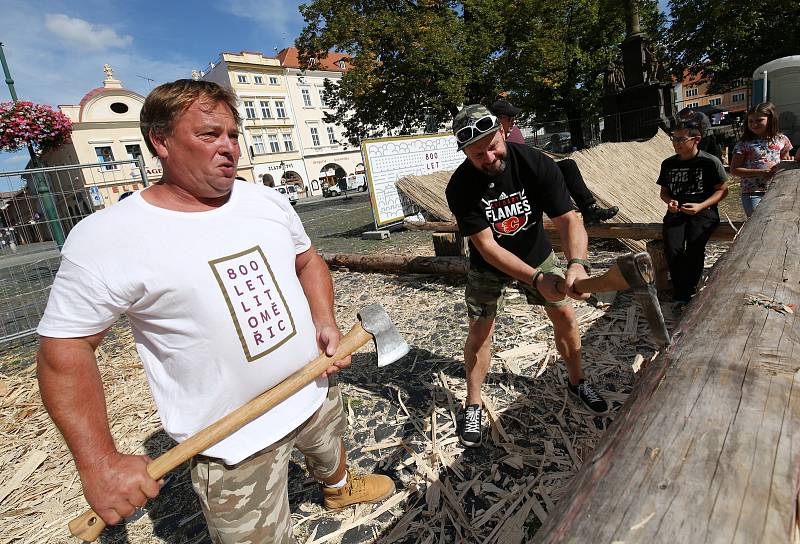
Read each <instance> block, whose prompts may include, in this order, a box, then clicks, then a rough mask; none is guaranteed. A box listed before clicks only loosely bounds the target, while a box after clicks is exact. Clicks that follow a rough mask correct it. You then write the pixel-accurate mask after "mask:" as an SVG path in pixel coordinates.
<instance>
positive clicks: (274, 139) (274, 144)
mask: <svg viewBox="0 0 800 544" xmlns="http://www.w3.org/2000/svg"><path fill="white" fill-rule="evenodd" d="M267 140H269V150H270V152H272V153H280V151H281V145H280V144H279V143H278V135H277V134H268V135H267Z"/></svg>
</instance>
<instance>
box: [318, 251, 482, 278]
mask: <svg viewBox="0 0 800 544" xmlns="http://www.w3.org/2000/svg"><path fill="white" fill-rule="evenodd" d="M322 258H323V259H324V260H325V262H326V263H327V264H328V266H329V267H330V268H347V269H348V270H356V271H359V272H390V273H395V274H398V273H410V274H441V275H465V274H466V273H467V271H468V270H469V259H467V258H466V257H404V256H401V255H357V254H353V253H323V254H322Z"/></svg>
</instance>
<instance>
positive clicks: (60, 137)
mask: <svg viewBox="0 0 800 544" xmlns="http://www.w3.org/2000/svg"><path fill="white" fill-rule="evenodd" d="M71 133H72V122H71V121H70V120H69V118H68V117H67V116H66V115H64V114H63V113H61V112H59V111H53V109H52V108H51V107H50V106H46V105H43V104H34V103H32V102H26V101H22V100H21V101H19V102H16V103H15V102H0V150H3V151H17V150H18V149H22V148H24V147H27V146H28V145H32V146H33V147H34V148H35V149H36V150H38V151H49V150H52V149H56V148H58V147H60V146H61V145H63V144H64V143H66V142H67V141H69V137H70V134H71Z"/></svg>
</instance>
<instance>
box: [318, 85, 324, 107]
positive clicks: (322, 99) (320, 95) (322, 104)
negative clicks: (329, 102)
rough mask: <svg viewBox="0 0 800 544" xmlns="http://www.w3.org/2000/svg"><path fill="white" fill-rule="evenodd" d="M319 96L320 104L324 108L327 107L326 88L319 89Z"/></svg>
mask: <svg viewBox="0 0 800 544" xmlns="http://www.w3.org/2000/svg"><path fill="white" fill-rule="evenodd" d="M317 94H319V103H320V105H321V106H322V107H323V108H324V107H326V106H325V88H324V87H320V88H318V89H317Z"/></svg>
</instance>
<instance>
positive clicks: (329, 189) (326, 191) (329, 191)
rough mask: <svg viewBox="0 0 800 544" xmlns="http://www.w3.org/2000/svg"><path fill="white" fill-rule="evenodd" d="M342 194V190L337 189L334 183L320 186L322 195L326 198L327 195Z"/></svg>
mask: <svg viewBox="0 0 800 544" xmlns="http://www.w3.org/2000/svg"><path fill="white" fill-rule="evenodd" d="M341 194H342V190H341V189H339V186H338V185H336V184H335V183H334V184H332V185H325V186H324V187H322V196H324V197H325V198H328V197H329V196H339V195H341Z"/></svg>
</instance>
